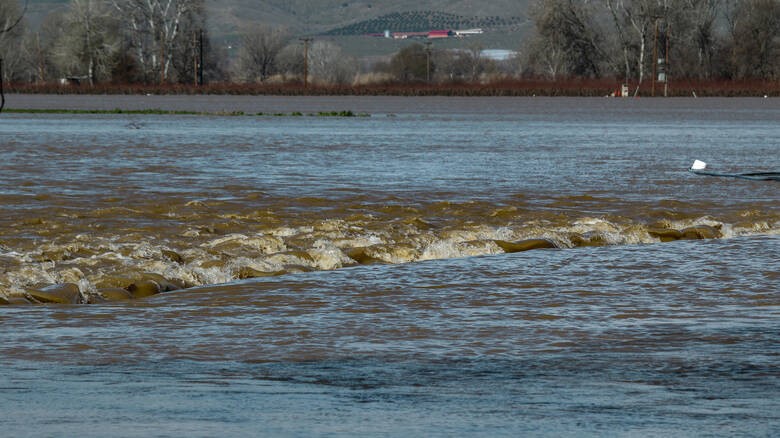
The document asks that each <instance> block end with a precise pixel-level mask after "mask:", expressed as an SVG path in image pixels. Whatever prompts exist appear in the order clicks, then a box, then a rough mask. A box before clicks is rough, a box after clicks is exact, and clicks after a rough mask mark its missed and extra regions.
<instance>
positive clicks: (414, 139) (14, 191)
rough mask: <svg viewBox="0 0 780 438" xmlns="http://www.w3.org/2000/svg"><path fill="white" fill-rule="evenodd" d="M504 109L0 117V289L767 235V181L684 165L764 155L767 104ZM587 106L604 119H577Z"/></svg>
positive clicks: (183, 281)
mask: <svg viewBox="0 0 780 438" xmlns="http://www.w3.org/2000/svg"><path fill="white" fill-rule="evenodd" d="M485 102H486V107H487V108H489V106H487V105H489V103H488V102H487V101H485ZM391 103H395V105H397V106H398V109H404V106H403V105H401V104H399V103H397V102H391ZM529 103H530V104H529ZM760 103H761V104H764V102H760ZM453 104H457V102H453ZM502 104H503V105H504V106H507V107H508V110H507V111H506V112H503V111H498V114H495V113H494V112H493V111H488V114H482V113H479V112H475V113H474V114H466V115H464V114H458V113H455V114H439V115H429V114H425V115H419V114H405V113H401V114H396V113H387V112H385V111H387V109H384V108H381V105H375V107H373V108H368V109H370V110H374V111H376V110H378V109H379V110H381V111H383V112H381V113H374V115H373V117H370V118H365V117H360V118H339V119H334V120H332V119H327V120H326V119H324V118H321V117H320V118H317V117H312V116H301V117H261V116H258V117H252V116H243V117H203V116H187V117H181V116H178V117H177V116H162V117H161V116H154V117H153V116H146V117H143V116H121V115H119V116H113V115H112V116H99V115H96V116H91V117H84V116H79V117H74V116H68V115H61V116H56V115H48V116H47V115H7V116H5V120H4V122H3V123H4V125H3V134H2V135H3V143H2V145H0V147H1V148H2V153H3V156H4V157H5V160H4V163H3V164H2V166H0V170H1V171H2V173H3V180H4V181H5V186H6V188H5V190H4V192H3V194H2V195H0V196H2V199H1V200H2V213H3V214H2V219H1V220H2V225H3V226H2V234H0V245H1V246H0V250H1V251H2V253H0V263H1V266H2V267H3V271H2V274H1V275H0V297H5V298H2V299H3V300H5V301H8V299H7V298H14V300H12V301H13V302H14V303H17V304H23V303H26V302H28V301H29V302H48V301H52V300H54V301H57V300H59V299H60V298H62V296H52V295H51V294H47V293H45V291H44V292H40V290H41V289H45V290H48V291H51V290H55V291H56V290H60V292H62V289H63V288H65V298H64V299H65V301H69V302H70V301H73V302H99V301H102V300H104V299H109V300H114V299H125V298H133V297H134V296H146V295H148V294H149V293H156V292H158V291H166V290H172V289H180V288H189V287H192V286H201V285H210V284H219V283H226V282H230V281H232V280H237V279H244V278H250V277H263V276H271V275H282V274H286V273H296V272H303V271H310V270H332V269H338V268H342V267H346V266H352V265H355V264H366V263H393V264H398V263H408V262H415V261H421V260H430V259H446V258H457V257H470V256H479V255H490V254H499V253H504V252H516V251H522V250H527V249H534V248H540V247H542V248H561V249H565V248H574V247H581V246H607V245H631V244H652V243H658V242H664V241H670V240H679V239H709V238H730V237H735V236H744V235H759V234H760V235H772V234H778V232H780V211H778V209H777V208H776V207H777V197H776V195H777V189H778V187H777V184H776V183H774V182H761V183H755V184H745V183H735V182H733V181H713V180H709V179H706V178H702V177H696V176H692V175H690V174H687V173H686V172H685V169H686V167H687V165H689V164H690V163H689V161H692V160H693V159H694V158H697V157H702V158H708V159H709V161H710V162H714V163H715V164H716V165H717V164H720V165H721V166H722V167H730V168H748V169H753V168H756V167H760V168H762V169H765V168H767V166H771V165H772V164H773V163H776V162H777V150H776V148H777V145H776V144H773V143H772V142H771V141H768V140H769V138H770V137H771V131H772V130H773V129H774V126H773V124H771V123H770V124H769V125H767V124H766V123H767V122H766V121H765V120H767V119H772V118H773V117H776V116H777V114H776V112H775V111H770V112H760V110H762V109H763V108H757V109H754V110H753V111H756V115H757V116H758V118H757V119H750V120H748V121H747V122H745V123H742V122H737V124H736V125H735V126H733V127H732V126H729V125H728V124H724V120H722V118H724V117H725V118H726V119H729V118H731V117H733V113H731V112H726V111H724V112H723V113H711V112H707V111H702V112H695V113H694V112H692V110H691V109H690V108H688V107H686V106H682V108H676V107H675V106H672V107H671V108H668V109H667V108H661V109H659V110H658V111H657V112H656V113H653V114H652V115H653V116H654V117H655V118H656V119H652V118H651V119H649V120H645V119H648V114H649V113H648V109H646V108H645V107H644V106H641V105H627V104H626V102H620V101H618V102H615V101H608V105H607V104H606V103H604V102H601V101H593V100H584V101H582V102H578V101H577V100H562V101H556V100H543V101H542V102H541V103H540V102H536V101H531V102H526V103H525V104H524V105H521V106H515V107H513V106H512V105H511V104H510V103H507V102H502ZM470 105H471V106H474V107H476V105H475V102H471V103H470ZM583 105H584V107H585V108H579V107H578V106H580V107H581V106H583ZM765 105H767V106H770V105H769V104H765ZM594 106H595V107H598V108H599V109H601V107H606V110H605V111H603V112H602V113H597V114H596V115H595V116H592V117H591V118H590V119H589V118H588V115H587V111H586V110H587V107H594ZM624 107H626V108H624ZM510 110H511V111H510ZM624 110H631V111H624ZM675 112H677V113H682V114H681V115H680V118H678V119H675ZM683 116H687V119H686V118H684V117H683ZM691 116H693V117H694V118H693V119H691ZM750 116H751V115H750V114H744V115H742V117H744V118H750ZM762 119H763V120H762ZM751 125H753V126H751ZM732 131H735V133H734V135H733V136H731V134H730V133H731V132H732ZM726 138H727V139H728V140H727V141H724V139H726ZM773 160H774V161H773ZM153 283H156V284H157V286H155V285H154V284H153ZM65 285H70V286H69V287H65ZM73 285H77V286H78V291H76V289H75V288H74V287H73ZM121 289H124V290H125V292H122V291H121ZM130 289H133V291H131V290H130ZM31 291H32V292H31ZM75 292H77V293H75ZM133 292H135V295H134V293H133ZM59 295H62V294H61V293H60V294H59Z"/></svg>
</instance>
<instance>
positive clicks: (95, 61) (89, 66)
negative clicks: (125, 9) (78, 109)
mask: <svg viewBox="0 0 780 438" xmlns="http://www.w3.org/2000/svg"><path fill="white" fill-rule="evenodd" d="M63 24H64V30H63V32H62V35H61V36H60V38H59V39H58V41H57V43H56V44H55V48H54V54H55V60H56V61H57V64H58V65H59V66H60V69H61V70H62V71H64V72H67V73H68V74H69V75H71V76H83V77H86V79H87V80H88V81H89V84H90V85H92V84H94V83H95V81H96V80H108V79H110V78H111V70H112V60H113V58H114V57H115V54H116V53H117V51H118V50H119V46H120V40H119V37H118V35H117V34H118V31H117V29H118V22H117V21H116V20H114V19H113V18H112V17H111V14H110V11H109V9H108V7H107V5H106V4H105V2H101V1H99V0H71V2H70V7H69V8H68V10H67V12H66V13H65V16H64V17H63Z"/></svg>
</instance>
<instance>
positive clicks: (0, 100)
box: [0, 58, 5, 112]
mask: <svg viewBox="0 0 780 438" xmlns="http://www.w3.org/2000/svg"><path fill="white" fill-rule="evenodd" d="M4 107H5V93H3V58H0V112H3V108H4Z"/></svg>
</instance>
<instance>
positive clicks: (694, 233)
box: [647, 225, 723, 242]
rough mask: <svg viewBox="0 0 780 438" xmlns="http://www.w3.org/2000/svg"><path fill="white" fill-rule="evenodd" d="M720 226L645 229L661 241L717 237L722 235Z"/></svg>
mask: <svg viewBox="0 0 780 438" xmlns="http://www.w3.org/2000/svg"><path fill="white" fill-rule="evenodd" d="M720 228H721V227H720V226H710V225H695V226H691V227H686V228H683V229H681V230H675V229H670V228H656V227H651V228H649V229H648V230H647V233H648V234H650V235H651V236H654V237H657V238H658V239H660V240H661V242H671V241H674V240H701V239H717V238H720V237H723V234H722V233H721V231H720Z"/></svg>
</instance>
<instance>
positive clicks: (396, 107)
mask: <svg viewBox="0 0 780 438" xmlns="http://www.w3.org/2000/svg"><path fill="white" fill-rule="evenodd" d="M747 99H748V100H751V101H753V103H752V104H749V105H748V107H755V108H760V109H765V108H766V105H770V106H772V107H778V108H779V109H780V105H778V103H780V100H778V99H764V98H747ZM733 100H734V99H733V98H719V97H711V98H706V99H694V98H692V97H674V98H649V99H645V98H639V99H637V98H611V97H610V98H606V97H546V96H538V97H484V96H469V97H464V96H421V97H418V96H265V95H260V96H249V95H105V94H102V95H101V94H8V95H6V106H5V108H6V111H3V112H2V113H0V121H1V120H2V119H3V118H5V117H10V116H14V114H17V115H19V113H46V114H56V113H63V114H82V115H85V116H88V115H90V114H118V115H134V114H135V115H150V116H154V115H158V114H159V115H200V116H263V117H265V116H306V117H308V116H319V117H324V116H336V117H349V115H348V114H349V113H352V115H353V116H356V118H357V117H360V116H369V115H370V116H372V117H373V116H380V115H402V114H431V115H434V114H438V115H447V114H493V115H497V116H504V115H511V114H515V113H518V112H519V113H527V112H528V111H531V112H532V113H538V114H545V113H548V112H551V111H572V112H578V111H583V110H585V111H592V110H594V109H595V110H600V109H603V110H605V111H611V110H615V109H620V108H631V107H642V108H663V109H675V108H684V109H690V110H693V111H697V110H706V109H710V108H713V107H721V106H731V105H732V102H733ZM586 101H587V102H588V103H587V104H586V105H584V106H583V105H581V104H584V103H585V102H586Z"/></svg>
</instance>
